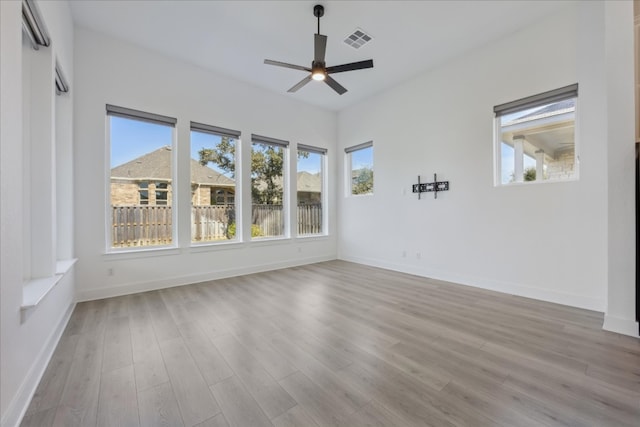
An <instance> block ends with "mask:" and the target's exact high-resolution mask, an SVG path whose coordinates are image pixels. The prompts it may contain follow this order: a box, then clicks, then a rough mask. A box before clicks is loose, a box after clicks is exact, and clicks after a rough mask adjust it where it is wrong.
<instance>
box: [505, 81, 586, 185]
mask: <svg viewBox="0 0 640 427" xmlns="http://www.w3.org/2000/svg"><path fill="white" fill-rule="evenodd" d="M577 104H578V85H577V84H574V85H571V86H566V87H563V88H560V89H556V90H552V91H549V92H545V93H541V94H538V95H534V96H530V97H527V98H523V99H520V100H517V101H513V102H509V103H506V104H501V105H498V106H496V107H494V109H493V110H494V112H495V115H496V119H495V122H496V132H495V135H496V141H495V144H496V147H495V152H496V162H495V164H496V166H497V167H496V182H497V183H498V184H499V185H508V184H512V183H521V182H532V181H534V182H540V181H566V180H571V179H576V178H577V177H578V156H577V150H576V136H575V129H576V126H575V123H576V108H577Z"/></svg>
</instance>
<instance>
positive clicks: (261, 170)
mask: <svg viewBox="0 0 640 427" xmlns="http://www.w3.org/2000/svg"><path fill="white" fill-rule="evenodd" d="M285 151H286V149H285V148H284V147H281V146H277V145H272V144H268V143H264V142H253V143H252V145H251V200H252V221H251V237H252V238H260V237H278V236H284V234H285V229H284V225H285V211H284V208H283V206H284V187H283V183H284V182H285V181H284V180H285V176H284V161H285Z"/></svg>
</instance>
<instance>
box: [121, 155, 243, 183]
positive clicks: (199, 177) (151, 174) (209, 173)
mask: <svg viewBox="0 0 640 427" xmlns="http://www.w3.org/2000/svg"><path fill="white" fill-rule="evenodd" d="M171 160H172V158H171V147H162V148H159V149H157V150H155V151H152V152H150V153H147V154H145V155H143V156H140V157H138V158H136V159H133V160H131V161H128V162H127V163H123V164H121V165H120V166H116V167H115V168H113V169H111V178H120V179H130V180H136V179H137V180H151V181H153V180H157V181H171ZM191 183H192V184H199V185H211V186H218V187H234V186H235V181H234V180H232V179H231V178H228V177H226V176H224V175H222V174H221V173H219V172H216V171H215V170H213V169H211V168H210V167H207V166H203V165H201V164H200V162H198V161H197V160H194V159H191Z"/></svg>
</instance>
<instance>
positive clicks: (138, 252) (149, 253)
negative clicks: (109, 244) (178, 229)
mask: <svg viewBox="0 0 640 427" xmlns="http://www.w3.org/2000/svg"><path fill="white" fill-rule="evenodd" d="M179 254H180V249H179V248H177V247H175V246H160V247H156V248H144V249H122V250H117V249H113V250H111V251H109V252H105V253H104V254H102V256H103V257H106V258H110V259H133V258H146V257H154V256H168V255H179Z"/></svg>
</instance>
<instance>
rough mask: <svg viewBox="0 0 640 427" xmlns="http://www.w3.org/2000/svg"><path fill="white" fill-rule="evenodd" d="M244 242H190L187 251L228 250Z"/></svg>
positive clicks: (243, 244) (239, 246)
mask: <svg viewBox="0 0 640 427" xmlns="http://www.w3.org/2000/svg"><path fill="white" fill-rule="evenodd" d="M245 244H246V243H244V242H240V241H237V240H234V241H231V242H225V241H222V242H216V243H214V242H211V243H191V246H190V247H189V252H192V253H198V252H210V251H219V250H228V249H240V248H242V247H243V246H245Z"/></svg>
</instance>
